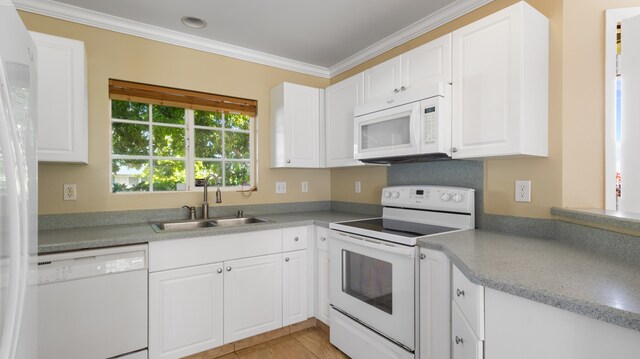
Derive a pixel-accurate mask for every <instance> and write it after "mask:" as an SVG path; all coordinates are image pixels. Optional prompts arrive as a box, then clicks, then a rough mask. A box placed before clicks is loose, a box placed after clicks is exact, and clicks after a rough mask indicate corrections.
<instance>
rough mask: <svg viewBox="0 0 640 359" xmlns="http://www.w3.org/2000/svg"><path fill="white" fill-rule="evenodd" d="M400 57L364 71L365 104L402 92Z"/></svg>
mask: <svg viewBox="0 0 640 359" xmlns="http://www.w3.org/2000/svg"><path fill="white" fill-rule="evenodd" d="M400 70H401V59H400V56H398V57H394V58H393V59H391V60H388V61H386V62H383V63H381V64H379V65H377V66H374V67H372V68H370V69H368V70H365V71H364V73H363V74H364V102H365V103H370V102H375V101H379V100H382V99H385V98H387V97H389V96H393V95H394V94H395V93H398V92H400V80H401V78H400V76H401V74H400Z"/></svg>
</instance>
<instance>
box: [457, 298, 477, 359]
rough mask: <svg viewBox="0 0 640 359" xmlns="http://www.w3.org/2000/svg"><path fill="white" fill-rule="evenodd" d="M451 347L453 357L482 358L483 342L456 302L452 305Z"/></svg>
mask: <svg viewBox="0 0 640 359" xmlns="http://www.w3.org/2000/svg"><path fill="white" fill-rule="evenodd" d="M451 342H452V344H451V347H452V348H453V350H452V351H453V356H452V358H453V359H482V358H483V356H484V355H483V347H482V346H483V343H482V340H480V339H478V337H476V335H475V334H474V333H473V329H471V326H469V323H468V322H467V320H466V319H465V318H464V316H463V315H462V312H461V311H460V308H458V305H457V304H456V303H455V302H454V303H453V304H452V305H451Z"/></svg>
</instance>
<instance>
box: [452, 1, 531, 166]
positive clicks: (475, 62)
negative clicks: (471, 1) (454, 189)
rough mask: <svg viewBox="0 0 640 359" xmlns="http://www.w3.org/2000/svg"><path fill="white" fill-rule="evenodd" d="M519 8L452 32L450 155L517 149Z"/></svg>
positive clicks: (503, 152)
mask: <svg viewBox="0 0 640 359" xmlns="http://www.w3.org/2000/svg"><path fill="white" fill-rule="evenodd" d="M519 10H520V7H516V6H511V7H509V8H506V9H504V10H502V11H499V12H497V13H494V14H492V15H489V16H487V17H485V18H483V19H481V20H478V21H476V22H474V23H472V24H470V25H467V26H465V27H463V28H461V29H458V30H456V31H454V32H453V70H452V71H453V87H452V92H453V124H452V125H453V126H452V127H453V129H452V135H453V147H455V148H456V149H457V151H456V152H455V153H454V154H453V156H454V157H455V158H468V157H482V156H489V155H500V154H506V153H516V152H518V149H519V141H518V139H519V135H520V125H519V118H520V111H521V108H520V99H519V98H520V95H521V94H520V89H521V87H520V85H521V80H522V79H521V77H520V64H521V62H522V41H521V36H520V34H521V32H522V21H521V20H519V18H518V15H519Z"/></svg>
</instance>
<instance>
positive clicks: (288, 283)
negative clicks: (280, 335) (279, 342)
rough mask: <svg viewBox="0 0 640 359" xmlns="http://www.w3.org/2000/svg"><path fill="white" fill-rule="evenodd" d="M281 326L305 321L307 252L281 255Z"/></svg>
mask: <svg viewBox="0 0 640 359" xmlns="http://www.w3.org/2000/svg"><path fill="white" fill-rule="evenodd" d="M282 257H283V258H282V265H283V267H282V326H286V325H290V324H294V323H298V322H302V321H305V320H307V251H306V250H301V251H295V252H286V253H283V254H282Z"/></svg>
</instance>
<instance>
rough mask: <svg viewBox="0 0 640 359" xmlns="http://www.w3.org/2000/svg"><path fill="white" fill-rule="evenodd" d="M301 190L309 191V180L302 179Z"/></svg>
mask: <svg viewBox="0 0 640 359" xmlns="http://www.w3.org/2000/svg"><path fill="white" fill-rule="evenodd" d="M302 192H303V193H306V192H309V182H307V181H302Z"/></svg>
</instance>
